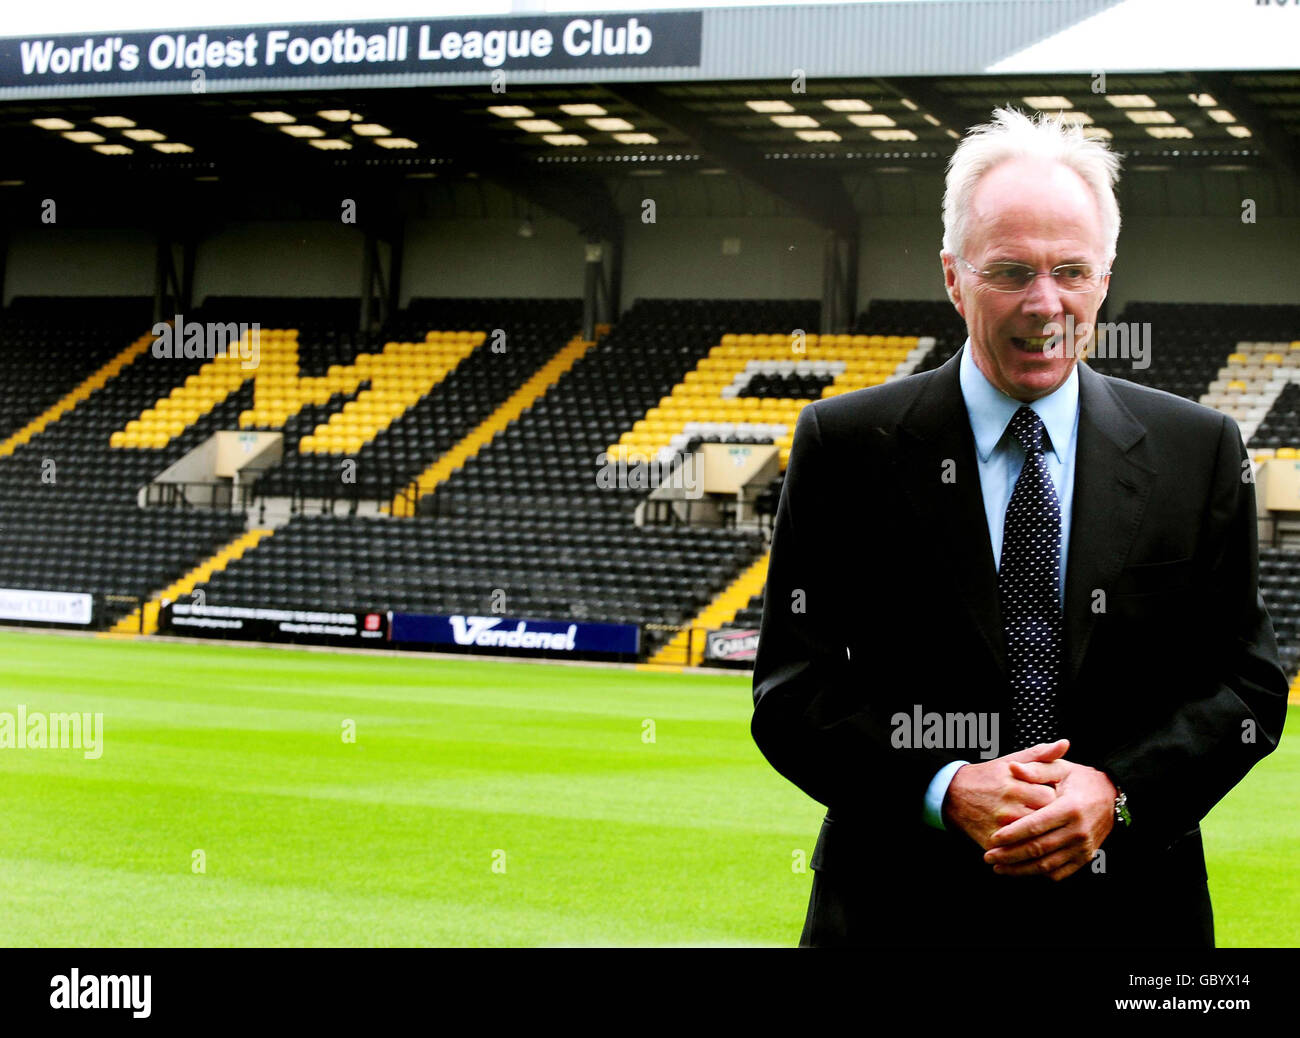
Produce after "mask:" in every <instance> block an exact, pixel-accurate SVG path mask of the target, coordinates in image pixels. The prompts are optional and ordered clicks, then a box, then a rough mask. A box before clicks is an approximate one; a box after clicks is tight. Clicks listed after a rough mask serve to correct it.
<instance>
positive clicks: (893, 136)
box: [871, 130, 916, 141]
mask: <svg viewBox="0 0 1300 1038" xmlns="http://www.w3.org/2000/svg"><path fill="white" fill-rule="evenodd" d="M871 136H873V137H874V138H876V140H878V141H914V140H916V134H914V133H913V132H912V131H911V130H872V131H871Z"/></svg>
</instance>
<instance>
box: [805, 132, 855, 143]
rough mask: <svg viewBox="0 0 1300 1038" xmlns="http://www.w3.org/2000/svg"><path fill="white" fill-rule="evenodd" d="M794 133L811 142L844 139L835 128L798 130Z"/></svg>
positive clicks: (828, 141)
mask: <svg viewBox="0 0 1300 1038" xmlns="http://www.w3.org/2000/svg"><path fill="white" fill-rule="evenodd" d="M794 135H795V136H796V137H798V138H799V139H800V140H801V141H808V142H809V143H810V144H822V143H830V142H831V141H839V140H843V139H844V138H843V137H841V136H840V135H839V134H838V133H836V132H835V131H834V130H796V131H795V133H794Z"/></svg>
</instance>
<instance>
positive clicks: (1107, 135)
mask: <svg viewBox="0 0 1300 1038" xmlns="http://www.w3.org/2000/svg"><path fill="white" fill-rule="evenodd" d="M1083 135H1084V136H1085V137H1091V138H1092V139H1093V140H1098V141H1108V140H1111V139H1112V138H1114V136H1115V135H1114V134H1113V133H1111V132H1110V131H1109V130H1108V129H1106V127H1104V126H1085V127H1084V128H1083Z"/></svg>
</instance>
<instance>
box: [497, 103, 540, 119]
mask: <svg viewBox="0 0 1300 1038" xmlns="http://www.w3.org/2000/svg"><path fill="white" fill-rule="evenodd" d="M488 111H489V112H491V113H492V114H493V115H499V116H501V118H502V119H531V118H532V117H533V115H534V114H535V113H534V112H533V110H532V109H531V108H525V107H524V106H523V105H489V106H488Z"/></svg>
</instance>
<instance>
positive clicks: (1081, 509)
mask: <svg viewBox="0 0 1300 1038" xmlns="http://www.w3.org/2000/svg"><path fill="white" fill-rule="evenodd" d="M1078 370H1079V436H1078V442H1077V443H1076V444H1075V448H1074V450H1075V454H1074V504H1073V508H1072V511H1071V519H1070V554H1069V559H1068V562H1067V569H1066V577H1065V654H1066V672H1065V675H1064V677H1065V684H1066V685H1067V686H1069V685H1071V684H1073V682H1074V680H1075V679H1076V678H1077V676H1078V674H1079V668H1080V666H1081V665H1082V663H1083V657H1084V654H1085V652H1086V651H1087V648H1088V640H1089V638H1090V637H1091V636H1092V630H1093V627H1094V625H1095V624H1096V622H1097V617H1098V615H1099V614H1100V613H1101V612H1103V611H1104V608H1105V605H1104V602H1105V600H1104V598H1103V597H1101V596H1100V595H1098V594H1096V592H1098V591H1100V592H1102V593H1104V594H1109V591H1110V588H1111V587H1112V586H1113V585H1114V583H1115V580H1116V578H1117V577H1118V576H1119V573H1120V570H1121V569H1122V568H1123V565H1124V561H1125V560H1126V559H1127V558H1128V554H1129V550H1130V549H1131V548H1132V545H1133V539H1134V537H1135V536H1136V535H1137V531H1138V525H1139V524H1140V522H1141V520H1142V513H1143V511H1144V510H1145V509H1146V503H1147V499H1148V498H1149V497H1150V494H1151V488H1152V485H1153V483H1154V481H1155V473H1154V472H1153V471H1151V469H1150V468H1148V467H1146V466H1145V465H1142V464H1139V462H1138V461H1137V460H1135V456H1140V454H1139V452H1137V451H1134V447H1135V446H1137V444H1138V443H1139V442H1140V441H1141V440H1142V438H1143V437H1144V436H1145V435H1146V428H1145V427H1144V426H1143V425H1142V423H1141V422H1139V421H1138V420H1137V419H1136V418H1134V417H1133V415H1132V413H1131V412H1130V411H1129V410H1128V409H1127V408H1126V407H1125V406H1124V405H1123V404H1122V403H1121V402H1120V401H1119V399H1118V398H1117V397H1116V396H1115V395H1114V393H1113V392H1112V391H1111V390H1110V388H1109V387H1108V386H1107V384H1106V380H1105V379H1104V378H1103V377H1102V376H1100V375H1098V374H1097V373H1096V372H1095V371H1093V370H1091V369H1090V368H1089V367H1088V366H1087V365H1086V364H1080V365H1079V366H1078Z"/></svg>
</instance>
